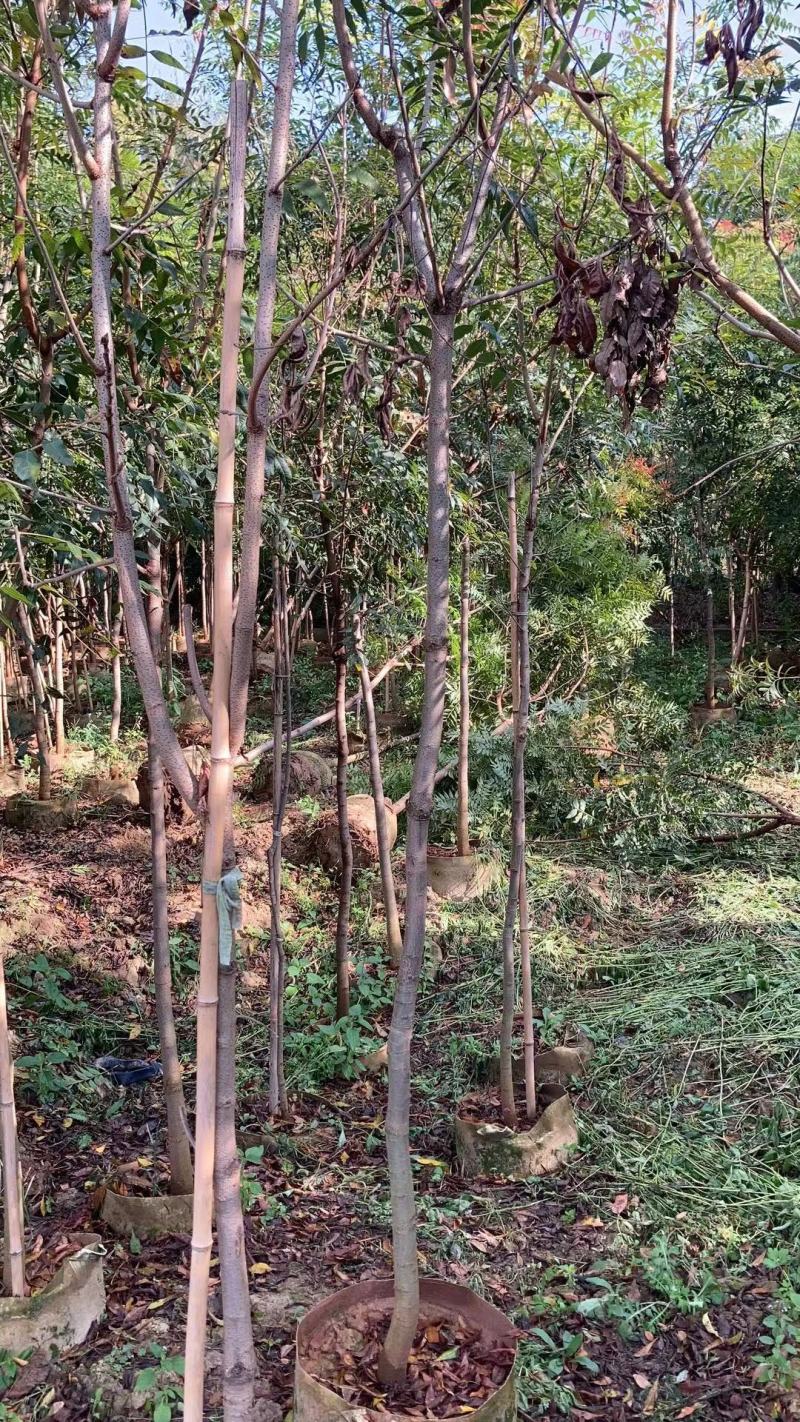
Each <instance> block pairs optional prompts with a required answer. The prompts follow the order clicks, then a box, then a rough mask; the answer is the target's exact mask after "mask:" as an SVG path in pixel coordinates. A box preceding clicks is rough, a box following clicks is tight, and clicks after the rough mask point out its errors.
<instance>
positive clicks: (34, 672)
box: [17, 602, 50, 800]
mask: <svg viewBox="0 0 800 1422" xmlns="http://www.w3.org/2000/svg"><path fill="white" fill-rule="evenodd" d="M17 624H18V627H19V631H20V637H21V644H22V646H23V647H24V648H25V661H26V663H27V667H28V676H29V678H30V685H31V695H32V697H33V726H34V731H35V733H36V750H37V754H38V758H39V799H40V800H49V799H50V745H49V737H48V734H47V691H46V688H45V684H44V677H43V676H42V669H41V667H40V666H39V663H38V662H37V660H36V655H35V647H34V641H33V628H32V627H31V620H30V617H29V615H28V609H27V607H26V606H25V604H24V603H22V602H20V603H18V604H17Z"/></svg>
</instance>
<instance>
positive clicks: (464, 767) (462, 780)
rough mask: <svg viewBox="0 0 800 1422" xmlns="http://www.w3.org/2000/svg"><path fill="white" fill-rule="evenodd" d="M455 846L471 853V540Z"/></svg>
mask: <svg viewBox="0 0 800 1422" xmlns="http://www.w3.org/2000/svg"><path fill="white" fill-rule="evenodd" d="M459 628H460V639H459V646H460V660H459V722H458V804H457V810H456V848H457V849H458V852H459V854H469V539H468V538H465V539H464V541H463V543H462V545H461V617H460V624H459Z"/></svg>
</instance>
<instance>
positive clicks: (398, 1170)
mask: <svg viewBox="0 0 800 1422" xmlns="http://www.w3.org/2000/svg"><path fill="white" fill-rule="evenodd" d="M431 320H432V339H431V355H430V395H429V403H428V441H427V465H428V560H427V561H428V574H427V614H426V620H425V682H424V691H423V699H422V721H421V726H420V737H419V748H418V751H417V758H416V763H415V765H414V776H413V781H412V786H411V796H410V799H409V804H408V828H407V836H406V924H405V945H404V950H403V956H402V959H401V962H400V970H399V972H398V975H397V985H396V988H395V997H394V1007H393V1009H392V1024H391V1029H390V1032H389V1097H388V1103H387V1110H386V1152H387V1157H388V1162H389V1179H390V1186H391V1197H392V1243H393V1255H394V1309H393V1312H392V1320H391V1323H390V1325H389V1331H388V1333H387V1335H386V1340H385V1342H384V1345H383V1349H382V1352H381V1356H380V1361H379V1365H378V1367H379V1373H380V1377H381V1381H382V1382H384V1383H390V1382H392V1381H399V1380H401V1379H402V1378H404V1377H405V1374H406V1368H407V1363H408V1354H409V1350H410V1348H411V1345H412V1343H413V1341H414V1335H415V1333H416V1330H417V1324H418V1320H419V1263H418V1259H417V1215H416V1204H415V1200H414V1177H413V1173H412V1169H411V1147H410V1138H409V1114H410V1107H411V1038H412V1034H413V1029H414V1016H415V1011H416V1001H417V990H418V987H419V979H420V973H421V971H422V961H423V954H424V948H425V916H426V909H427V893H428V862H427V861H428V824H429V821H430V816H431V810H432V808H433V794H434V781H435V776H436V766H437V763H438V759H439V749H440V747H441V742H442V726H443V722H444V703H445V691H446V683H447V614H448V592H449V589H448V576H449V566H448V565H449V556H450V482H449V469H450V410H451V401H452V379H453V337H454V330H455V312H454V311H452V310H447V311H438V310H437V311H435V312H434V313H433V314H432V318H431Z"/></svg>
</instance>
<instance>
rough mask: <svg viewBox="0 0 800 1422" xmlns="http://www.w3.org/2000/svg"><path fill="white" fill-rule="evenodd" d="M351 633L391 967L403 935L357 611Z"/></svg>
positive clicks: (398, 954) (397, 963)
mask: <svg viewBox="0 0 800 1422" xmlns="http://www.w3.org/2000/svg"><path fill="white" fill-rule="evenodd" d="M353 634H354V641H355V648H356V660H357V665H358V675H359V680H360V682H361V695H362V699H363V703H364V727H365V730H366V733H367V748H368V751H369V773H370V780H371V783H372V798H373V800H374V801H375V833H376V835H377V839H378V862H379V864H380V870H381V888H382V891H383V907H384V912H385V914H386V941H387V946H388V949H389V960H390V962H391V963H392V965H393V966H394V967H395V968H398V967H399V966H400V959H401V957H402V954H403V935H402V933H401V931H400V915H399V913H398V911H397V895H396V894H395V891H394V876H393V874H392V851H391V849H390V848H389V831H388V828H387V825H386V801H385V799H384V794H383V777H382V775H381V756H380V749H379V747H378V727H377V723H376V720H375V702H374V700H373V696H372V687H371V686H370V680H369V667H368V666H367V660H366V654H365V651H364V636H363V632H362V628H361V618H360V616H359V615H358V614H356V616H355V617H354V619H353Z"/></svg>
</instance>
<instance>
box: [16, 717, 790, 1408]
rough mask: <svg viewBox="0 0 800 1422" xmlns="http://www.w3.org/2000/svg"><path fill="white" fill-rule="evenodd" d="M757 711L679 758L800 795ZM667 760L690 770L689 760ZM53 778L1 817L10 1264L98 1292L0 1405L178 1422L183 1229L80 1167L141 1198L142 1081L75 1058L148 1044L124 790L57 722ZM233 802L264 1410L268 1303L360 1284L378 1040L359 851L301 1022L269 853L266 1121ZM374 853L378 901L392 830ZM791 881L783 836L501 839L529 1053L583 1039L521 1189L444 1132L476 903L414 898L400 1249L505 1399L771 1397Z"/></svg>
mask: <svg viewBox="0 0 800 1422" xmlns="http://www.w3.org/2000/svg"><path fill="white" fill-rule="evenodd" d="M773 717H774V724H773V723H770V721H769V718H768V716H765V715H764V714H763V713H757V714H753V715H751V716H749V717H748V716H747V715H746V714H745V715H744V716H743V717H742V718H741V720H740V723H739V725H738V726H737V727H736V728H735V730H734V731H732V732H730V733H729V732H724V733H716V732H710V733H707V734H708V737H709V741H708V742H704V745H707V744H708V743H710V740H711V739H713V737H714V736H715V735H718V734H725V735H726V736H727V737H728V739H729V740H730V741H731V745H730V746H729V752H728V753H729V754H733V753H735V754H742V753H743V752H742V749H741V746H739V745H738V744H737V743H736V741H735V740H734V739H733V738H735V737H738V738H739V739H740V741H741V743H742V745H746V747H747V750H746V754H747V757H748V759H749V760H750V762H751V765H752V770H753V773H754V774H755V776H756V777H757V783H758V785H759V787H760V788H761V789H762V790H765V791H767V792H768V793H770V794H771V795H773V796H774V797H776V798H778V799H780V800H781V801H782V803H784V804H785V805H786V806H787V807H788V808H790V809H791V808H792V806H795V807H796V806H797V805H798V804H799V803H800V775H798V773H797V761H796V758H795V757H796V751H797V747H798V745H800V717H798V716H797V714H796V713H793V712H791V711H790V710H784V711H783V712H780V713H777V714H776V713H773ZM776 727H777V729H776ZM317 744H318V747H319V748H320V749H322V750H324V749H325V744H324V742H318V743H317ZM76 749H77V747H76ZM139 749H140V748H139V747H137V744H136V737H135V735H133V734H132V735H130V736H129V737H128V738H127V740H126V741H125V744H124V747H123V749H122V750H119V749H114V750H113V751H112V749H111V748H110V747H109V746H108V744H107V743H106V742H104V740H103V738H102V736H100V737H98V738H97V740H96V745H95V757H94V768H95V770H96V769H97V768H98V767H100V768H102V767H103V766H105V768H106V769H107V768H108V756H109V754H112V755H113V757H114V758H115V760H116V763H117V764H119V762H120V760H124V758H125V757H126V756H128V757H129V758H130V764H131V766H133V765H135V762H136V757H137V752H138V751H139ZM401 754H402V751H400V752H398V756H400V755H401ZM687 756H688V760H687V763H689V764H691V756H692V752H691V748H690V749H689V751H688V752H687ZM389 762H391V756H389ZM67 767H69V757H68V760H67ZM355 773H356V774H358V771H356V772H355ZM388 773H389V772H387V775H388ZM64 774H65V775H67V776H68V777H71V778H72V780H73V783H74V788H75V790H76V792H77V794H78V796H79V804H80V820H79V823H78V825H77V826H76V827H74V828H63V829H60V830H59V831H58V832H57V833H54V834H51V835H48V836H47V837H42V836H41V835H35V834H19V833H16V832H11V831H4V832H3V836H2V889H1V890H0V893H1V895H2V922H3V929H2V932H3V937H4V949H5V952H6V954H7V957H6V977H7V985H8V996H9V1015H10V1020H11V1022H12V1024H13V1030H14V1032H15V1034H16V1037H17V1042H16V1046H15V1052H16V1058H17V1063H16V1091H17V1111H18V1124H19V1135H20V1149H21V1158H22V1169H23V1181H24V1192H25V1202H26V1215H27V1217H28V1220H29V1222H30V1228H29V1238H30V1239H31V1247H30V1250H29V1253H28V1277H29V1280H30V1283H31V1285H32V1286H33V1287H34V1289H35V1288H36V1287H37V1280H38V1279H39V1277H40V1274H41V1277H44V1271H51V1270H52V1267H53V1262H54V1261H57V1260H58V1258H59V1257H60V1253H63V1252H64V1250H65V1248H66V1239H67V1238H68V1237H70V1236H72V1235H74V1234H75V1233H76V1232H86V1231H97V1232H98V1233H99V1235H100V1237H101V1241H102V1244H101V1245H100V1246H99V1247H100V1248H101V1249H102V1250H103V1251H104V1256H105V1277H106V1290H107V1308H106V1313H105V1316H104V1317H103V1319H102V1320H101V1321H100V1323H99V1324H98V1325H97V1326H96V1328H94V1330H93V1331H92V1333H91V1334H90V1336H89V1338H88V1339H87V1340H86V1342H85V1343H84V1344H82V1345H81V1346H79V1347H77V1348H73V1349H72V1350H70V1351H68V1352H67V1353H66V1354H62V1356H61V1357H60V1358H59V1359H58V1361H55V1362H52V1363H51V1362H49V1361H47V1359H46V1357H45V1356H44V1355H34V1356H27V1357H26V1356H24V1355H22V1356H16V1357H14V1356H11V1355H10V1354H5V1355H3V1357H2V1362H1V1364H0V1383H1V1384H2V1389H3V1391H2V1400H1V1401H0V1417H2V1418H3V1419H5V1420H6V1422H14V1419H18V1418H19V1419H25V1420H26V1422H33V1419H45V1418H47V1419H50V1418H53V1419H56V1418H58V1419H60V1422H86V1419H97V1422H101V1419H105V1418H115V1417H121V1418H139V1417H141V1418H150V1419H155V1422H168V1419H169V1418H177V1417H178V1416H179V1413H180V1397H181V1391H182V1376H181V1369H182V1352H183V1333H184V1327H185V1312H186V1284H187V1279H188V1264H189V1251H188V1237H187V1233H176V1234H174V1235H172V1236H170V1237H168V1238H166V1239H164V1238H161V1239H158V1240H148V1239H145V1238H141V1239H140V1238H139V1237H137V1235H136V1232H135V1229H131V1230H130V1232H129V1233H128V1234H127V1236H119V1235H116V1234H114V1233H113V1232H112V1230H111V1229H110V1228H109V1226H108V1224H107V1223H105V1222H104V1221H103V1219H102V1218H101V1210H102V1205H103V1195H104V1191H105V1188H106V1182H109V1181H112V1180H113V1181H115V1182H116V1185H117V1187H118V1188H119V1189H120V1190H122V1191H123V1192H124V1191H126V1190H127V1191H130V1193H131V1194H137V1193H146V1194H150V1193H153V1192H155V1193H158V1192H159V1191H160V1190H165V1189H166V1188H167V1181H168V1170H167V1166H166V1160H165V1154H164V1149H165V1141H164V1135H165V1119H164V1105H163V1091H162V1084H161V1082H159V1081H155V1082H151V1083H145V1084H144V1085H141V1086H138V1087H137V1086H134V1087H130V1088H127V1089H126V1088H122V1087H116V1086H114V1085H113V1084H111V1083H109V1080H108V1077H107V1075H105V1074H104V1072H103V1071H102V1070H100V1069H98V1068H97V1067H96V1066H95V1065H94V1063H95V1061H96V1060H97V1058H98V1057H101V1056H103V1055H105V1054H108V1053H113V1054H118V1055H121V1056H133V1055H135V1056H137V1057H143V1058H155V1057H157V1055H158V1036H157V1031H156V1023H155V1009H154V1000H153V992H152V980H151V977H150V974H149V968H148V953H149V941H150V938H151V936H152V925H151V919H150V903H149V830H148V826H147V823H146V819H145V817H144V816H143V815H142V813H141V812H140V811H136V810H134V809H130V810H128V809H124V808H119V807H114V808H109V807H99V808H98V807H97V806H96V805H92V804H91V803H90V802H89V801H88V800H86V799H85V798H83V797H82V791H81V786H82V784H85V782H86V775H87V763H86V755H85V735H84V752H83V764H82V766H81V769H80V770H78V771H75V772H70V771H69V768H67V770H66V771H65V772H64ZM303 808H304V809H305V810H306V812H308V811H309V810H311V812H312V813H313V812H314V810H315V809H317V810H318V809H319V806H317V807H313V806H309V804H308V803H307V802H304V804H303ZM299 813H300V811H292V812H290V817H291V814H299ZM236 817H237V834H238V836H239V844H240V864H241V867H242V869H243V871H244V881H243V893H244V898H245V905H246V906H245V919H244V929H243V934H242V937H241V939H240V968H241V973H240V1004H239V1013H238V1016H239V1038H238V1044H237V1053H236V1077H237V1087H238V1132H239V1145H240V1149H241V1152H242V1157H241V1158H242V1162H243V1172H244V1173H243V1202H244V1207H245V1230H246V1255H247V1265H248V1271H249V1278H250V1291H251V1298H252V1305H253V1320H254V1336H255V1344H256V1353H257V1361H258V1381H257V1383H256V1407H255V1411H254V1414H253V1416H254V1418H258V1419H269V1422H273V1419H274V1422H278V1419H279V1418H282V1417H284V1416H285V1415H286V1413H287V1411H288V1410H289V1409H290V1408H291V1394H292V1382H293V1338H294V1327H295V1323H296V1320H297V1319H298V1317H299V1316H300V1315H301V1314H302V1313H303V1312H304V1311H305V1310H306V1309H307V1308H308V1307H309V1305H311V1304H312V1303H314V1302H315V1301H317V1300H318V1299H320V1298H321V1297H323V1296H325V1295H327V1294H329V1293H331V1292H333V1291H335V1290H336V1289H338V1288H340V1287H342V1286H344V1285H346V1284H348V1283H351V1282H353V1281H355V1280H362V1279H365V1278H369V1277H375V1276H381V1275H385V1274H386V1273H387V1272H390V1268H391V1256H390V1244H389V1239H390V1234H389V1222H390V1221H389V1208H388V1186H387V1180H386V1165H385V1150H384V1140H383V1125H384V1111H385V1098H386V1086H385V1071H384V1070H383V1069H382V1068H381V1067H380V1066H378V1067H377V1069H376V1068H375V1067H374V1065H373V1067H372V1070H371V1071H366V1070H364V1068H363V1064H362V1058H363V1057H364V1056H365V1055H367V1054H369V1053H371V1052H374V1051H375V1050H376V1049H378V1048H380V1046H381V1043H382V1042H385V1038H386V1033H387V1029H388V1023H389V1015H390V1008H391V989H392V974H391V972H390V971H389V969H388V967H387V962H386V952H385V920H384V915H383V907H382V901H381V896H380V887H379V881H378V876H377V872H376V871H374V870H369V871H364V872H362V873H360V874H357V875H356V878H355V883H354V900H353V906H352V963H353V996H352V1004H351V1010H350V1013H349V1015H348V1017H347V1018H346V1019H344V1020H342V1021H340V1022H338V1023H337V1022H334V1021H333V1019H334V1016H335V1014H334V1011H333V1008H334V997H333V993H334V978H333V970H332V961H333V939H334V935H335V921H336V904H337V894H336V888H335V883H334V882H333V881H332V879H331V878H330V876H328V875H326V874H324V873H323V872H322V871H321V870H320V869H318V868H314V867H313V866H310V865H305V866H300V867H298V866H292V865H291V864H289V865H285V867H284V893H285V899H284V912H285V917H286V948H287V987H286V1009H285V1010H286V1075H287V1087H288V1092H289V1100H290V1114H289V1117H288V1119H286V1120H275V1119H271V1117H270V1113H269V1109H268V1102H267V1075H268V1042H267V1038H268V1028H267V1024H268V1021H269V1003H268V991H267V983H268V961H267V960H268V936H269V928H268V917H269V915H268V903H267V896H266V872H267V870H266V848H267V846H268V843H269V838H270V835H271V828H270V816H269V810H268V807H265V806H263V805H259V804H253V803H252V802H250V801H248V800H247V799H242V800H241V801H239V802H238V803H237V809H236ZM199 835H200V831H199V830H198V829H197V828H196V827H195V826H193V825H184V824H181V823H177V824H173V825H172V826H171V827H170V831H169V865H170V869H169V898H170V946H171V955H172V964H173V974H174V991H175V1008H176V1018H177V1030H178V1040H179V1042H180V1044H181V1055H182V1060H183V1068H184V1082H185V1087H186V1092H187V1098H188V1100H189V1101H190V1102H192V1100H193V1086H194V1083H193V1074H192V1073H193V1065H192V1061H193V1054H192V1045H193V1038H194V1020H193V1012H194V1006H195V1003H194V999H195V994H196V970H197V955H198V924H199V884H198V863H199V856H198V841H199ZM394 865H395V872H396V876H397V883H398V890H399V892H400V895H401V903H402V881H401V874H400V871H401V869H402V853H401V852H400V851H399V850H398V851H396V852H395V856H394ZM799 872H800V843H798V840H797V834H796V831H794V830H793V829H791V828H788V829H783V830H781V831H779V832H777V833H775V834H772V835H765V836H763V837H758V838H755V839H753V840H751V841H747V842H740V843H738V844H736V845H733V846H728V845H723V846H709V847H705V848H694V849H689V848H684V849H683V850H682V851H681V852H679V853H676V852H672V853H670V852H663V853H661V854H658V853H657V852H656V851H655V850H652V849H649V850H648V851H647V853H646V855H644V856H643V855H642V854H640V855H639V856H638V861H637V856H636V854H633V853H630V852H619V851H617V850H615V849H614V848H613V847H611V846H604V845H603V844H601V843H598V842H597V841H596V840H595V839H594V838H592V837H591V836H585V837H583V838H581V837H580V836H579V835H576V836H575V837H574V838H573V839H572V840H571V841H568V840H562V842H560V843H555V842H552V840H551V841H550V842H547V840H545V839H542V842H536V841H535V840H534V842H533V844H532V845H531V846H530V850H529V856H528V886H529V894H530V899H531V921H532V945H531V951H532V961H533V971H534V990H535V1002H536V1035H537V1047H538V1048H542V1047H543V1046H558V1045H560V1044H562V1043H565V1042H566V1043H569V1042H571V1041H572V1042H574V1041H576V1040H581V1041H583V1040H586V1039H588V1041H590V1042H591V1044H592V1045H593V1048H594V1050H593V1053H592V1054H591V1059H590V1061H589V1062H588V1064H587V1066H586V1069H585V1072H584V1074H583V1075H582V1077H581V1078H580V1079H577V1078H573V1079H572V1080H571V1081H570V1095H571V1098H572V1102H573V1105H574V1109H575V1113H576V1118H577V1123H578V1132H579V1145H578V1148H577V1149H576V1150H575V1151H573V1152H572V1153H571V1154H570V1155H569V1158H568V1160H567V1162H566V1164H565V1165H564V1166H563V1167H562V1169H560V1170H559V1171H558V1172H557V1173H555V1174H554V1175H551V1176H549V1177H546V1178H542V1179H538V1180H537V1179H532V1180H528V1181H523V1182H512V1181H507V1180H506V1181H504V1180H500V1179H490V1178H482V1179H480V1180H477V1181H476V1180H467V1179H465V1178H463V1176H462V1175H461V1174H460V1173H459V1170H458V1168H457V1164H456V1161H455V1158H454V1144H453V1115H454V1111H455V1109H456V1107H457V1106H458V1105H459V1103H461V1102H463V1100H464V1098H465V1097H470V1096H473V1097H474V1098H475V1099H477V1100H478V1101H480V1100H481V1099H482V1096H485V1095H486V1093H487V1091H488V1092H491V1087H490V1086H487V1082H488V1080H489V1078H490V1076H491V1063H492V1061H493V1060H494V1057H495V1054H496V1048H497V1024H498V1020H499V1015H500V1007H501V993H502V980H501V973H500V964H499V942H500V935H501V931H502V917H503V897H504V895H503V893H502V892H501V891H500V890H489V891H488V893H487V894H486V896H485V897H484V898H482V899H478V900H473V901H472V902H469V903H464V904H461V905H458V904H455V903H446V902H444V901H439V900H437V901H432V902H431V903H430V917H429V929H428V948H427V950H426V963H425V970H424V979H423V986H422V989H421V1000H420V1015H419V1021H418V1026H417V1029H416V1032H415V1039H414V1046H413V1052H412V1062H413V1089H412V1128H411V1146H412V1161H413V1170H414V1178H415V1183H416V1187H417V1191H418V1208H419V1220H420V1224H419V1261H420V1267H421V1272H422V1273H423V1274H437V1275H439V1276H442V1277H444V1278H446V1279H450V1280H453V1281H455V1282H457V1283H465V1284H468V1285H470V1286H471V1287H472V1288H474V1289H475V1290H476V1291H477V1292H478V1293H479V1294H480V1295H482V1296H484V1297H485V1298H487V1299H489V1300H490V1301H492V1302H494V1303H495V1304H497V1305H499V1307H500V1308H501V1309H502V1310H503V1312H504V1313H506V1314H508V1315H509V1316H510V1317H511V1318H512V1320H513V1321H514V1323H515V1325H516V1327H517V1329H518V1358H519V1363H518V1369H519V1390H520V1410H521V1415H523V1416H525V1417H539V1416H547V1417H560V1416H566V1417H572V1418H575V1419H590V1418H598V1419H600V1418H602V1419H627V1418H638V1417H651V1418H654V1419H664V1422H666V1420H667V1419H670V1420H671V1422H672V1419H675V1422H677V1419H683V1418H690V1417H691V1418H695V1419H697V1422H707V1419H734V1418H735V1419H762V1418H763V1419H767V1418H780V1417H790V1416H793V1415H795V1413H796V1412H798V1411H800V1402H798V1395H797V1393H796V1391H795V1390H794V1388H795V1385H796V1359H797V1356H798V1348H800V1269H798V1262H797V1261H798V1231H799V1230H800V1194H799V1193H798V1178H799V1177H800V1121H798V1110H800V1046H798V1041H799V1040H800V1033H799V1031H798V1029H799V1027H800V1022H799V1021H798V1001H800V998H799V997H798V989H799V988H800V918H799V917H798V911H797V886H798V873H799ZM315 1023H316V1026H315V1025H314V1024H315ZM210 1290H211V1292H210V1297H209V1314H210V1320H211V1322H210V1330H211V1331H210V1336H209V1354H208V1359H207V1365H208V1382H207V1406H208V1414H207V1415H208V1417H209V1418H214V1417H217V1416H221V1392H220V1370H221V1365H222V1354H221V1348H220V1339H219V1334H220V1328H219V1323H220V1306H219V1299H218V1291H219V1275H218V1271H217V1265H216V1260H215V1259H212V1264H211V1284H210ZM464 1410H469V1409H464Z"/></svg>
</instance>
